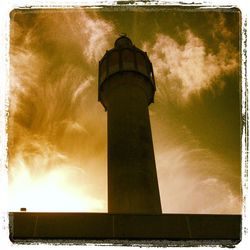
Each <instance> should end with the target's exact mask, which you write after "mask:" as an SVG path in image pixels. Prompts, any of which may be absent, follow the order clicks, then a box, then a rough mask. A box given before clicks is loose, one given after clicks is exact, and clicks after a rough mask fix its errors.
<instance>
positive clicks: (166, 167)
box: [155, 144, 241, 214]
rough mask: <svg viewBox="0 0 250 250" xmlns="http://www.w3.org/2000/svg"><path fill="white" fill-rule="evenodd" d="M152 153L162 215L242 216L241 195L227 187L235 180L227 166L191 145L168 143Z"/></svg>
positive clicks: (213, 156) (208, 153)
mask: <svg viewBox="0 0 250 250" xmlns="http://www.w3.org/2000/svg"><path fill="white" fill-rule="evenodd" d="M155 151H156V154H155V156H156V165H157V171H158V179H159V186H160V194H161V202H162V209H163V211H164V212H165V213H200V214H206V213H207V214H220V213H221V214H223V213H225V214H239V213H241V198H240V195H239V193H237V192H235V191H233V189H232V186H231V184H230V181H232V180H233V179H234V178H235V177H233V176H230V171H228V169H229V168H230V165H228V164H226V163H225V162H223V161H222V160H220V159H219V158H218V157H216V156H215V155H214V154H211V153H210V152H209V151H208V150H207V149H200V148H196V147H194V146H193V147H192V146H191V145H189V147H187V146H184V145H183V144H182V145H181V144H179V145H178V146H177V145H176V146H175V145H173V144H172V145H171V144H169V145H168V146H167V147H162V148H161V150H155ZM216 168H217V169H216ZM234 181H235V180H234Z"/></svg>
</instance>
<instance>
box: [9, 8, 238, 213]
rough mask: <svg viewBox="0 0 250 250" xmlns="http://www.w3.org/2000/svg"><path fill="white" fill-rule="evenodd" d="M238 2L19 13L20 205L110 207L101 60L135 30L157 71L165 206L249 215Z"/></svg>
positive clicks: (14, 204) (16, 181)
mask: <svg viewBox="0 0 250 250" xmlns="http://www.w3.org/2000/svg"><path fill="white" fill-rule="evenodd" d="M240 21H241V18H240V12H239V11H238V10H237V9H223V10H222V9H221V10H219V9H213V10H211V9H210V10H208V9H203V10H198V9H194V8H192V9H191V8H190V9H184V8H173V7H172V8H167V7H164V8H163V7H158V8H156V7H154V8H150V7H148V8H139V7H137V8H132V7H131V8H128V7H127V8H117V7H106V8H98V9H94V8H89V9H88V8H75V9H58V10H55V9H54V10H53V9H37V10H35V9H23V10H13V11H12V13H11V14H10V90H9V103H10V104H9V116H8V169H9V171H8V172H9V199H10V208H9V209H10V211H18V210H20V208H21V207H26V208H27V210H28V211H93V212H106V211H107V113H106V112H105V111H104V108H103V106H102V105H101V104H100V103H99V102H98V100H97V92H98V88H97V85H98V83H97V78H98V62H99V60H100V59H101V58H102V56H103V55H104V54H105V52H106V50H108V49H111V48H112V47H113V46H114V41H115V40H116V39H117V38H118V37H119V34H120V33H126V34H127V35H128V36H129V37H130V38H131V40H132V41H133V43H134V44H135V46H137V47H138V48H140V49H143V50H144V51H146V52H147V54H148V56H149V58H150V60H151V62H152V64H153V69H154V74H155V81H156V94H155V102H154V103H153V104H151V105H150V107H149V112H150V120H151V127H152V136H153V142H154V151H155V159H156V167H157V175H158V182H159V188H160V196H161V205H162V210H163V212H164V213H204V214H205V213H216V214H239V213H241V172H240V171H241V167H240V159H241V146H240V145H241V144H240V134H241V132H240V131H241V129H240V115H241V112H240V110H241V109H240V93H241V92H240V88H241V85H240V66H241V65H240V63H241V60H240V53H239V50H240Z"/></svg>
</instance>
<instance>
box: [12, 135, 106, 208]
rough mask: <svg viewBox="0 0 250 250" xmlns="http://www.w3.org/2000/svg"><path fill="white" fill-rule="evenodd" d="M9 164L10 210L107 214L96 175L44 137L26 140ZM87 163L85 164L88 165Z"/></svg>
mask: <svg viewBox="0 0 250 250" xmlns="http://www.w3.org/2000/svg"><path fill="white" fill-rule="evenodd" d="M26 139H27V141H26V142H23V143H22V144H19V150H18V153H17V154H16V155H15V158H12V159H11V160H10V162H9V164H10V165H11V168H10V170H9V209H10V211H19V210H20V208H22V207H26V208H27V211H37V212H41V211H50V212H52V211H57V212H58V211H64V212H65V211H70V212H83V211H96V212H98V211H99V212H100V211H105V210H106V201H105V199H103V198H102V197H100V195H98V194H97V192H96V191H95V187H94V185H93V183H92V182H93V176H91V175H89V173H87V172H86V171H84V170H83V168H82V166H78V165H76V163H74V161H72V160H70V159H69V158H68V157H67V156H66V155H64V154H62V153H59V152H58V150H57V149H56V148H55V147H54V146H53V145H51V144H49V143H48V142H47V141H46V140H44V138H38V137H36V138H26ZM85 164H86V163H85Z"/></svg>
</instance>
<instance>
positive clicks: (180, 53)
mask: <svg viewBox="0 0 250 250" xmlns="http://www.w3.org/2000/svg"><path fill="white" fill-rule="evenodd" d="M184 34H185V40H186V42H185V44H182V45H181V44H179V43H178V42H177V41H175V40H174V39H173V38H171V37H170V36H167V35H164V34H157V35H156V40H155V43H153V44H149V43H146V44H145V45H144V50H146V51H148V54H149V55H150V59H151V60H152V63H153V65H154V71H155V76H156V80H157V83H158V85H157V87H158V90H159V93H158V94H159V96H161V94H162V92H166V91H167V92H168V93H169V97H170V98H171V97H172V98H176V100H179V101H181V100H182V101H185V100H187V98H188V96H189V95H190V94H191V93H199V91H200V90H201V89H204V88H209V87H210V85H211V84H213V81H214V80H215V79H216V78H218V77H219V76H221V75H223V74H228V73H231V72H232V71H234V70H236V69H237V66H238V54H237V52H236V51H235V49H234V48H229V47H228V46H226V45H225V44H224V43H221V44H220V46H219V51H218V52H217V53H216V54H214V53H213V52H212V51H209V50H208V48H206V46H205V44H204V42H203V40H202V39H200V38H199V37H197V36H195V35H194V34H193V33H192V31H190V30H186V31H185V33H184ZM222 87H223V86H222ZM165 97H166V96H164V98H165Z"/></svg>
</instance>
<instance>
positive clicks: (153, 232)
mask: <svg viewBox="0 0 250 250" xmlns="http://www.w3.org/2000/svg"><path fill="white" fill-rule="evenodd" d="M9 218H10V238H11V240H13V241H15V240H18V239H167V240H232V241H239V240H240V238H241V215H216V214H209V215H208V214H207V215H202V214H161V215H144V214H108V213H33V212H32V213H30V212H11V213H9Z"/></svg>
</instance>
